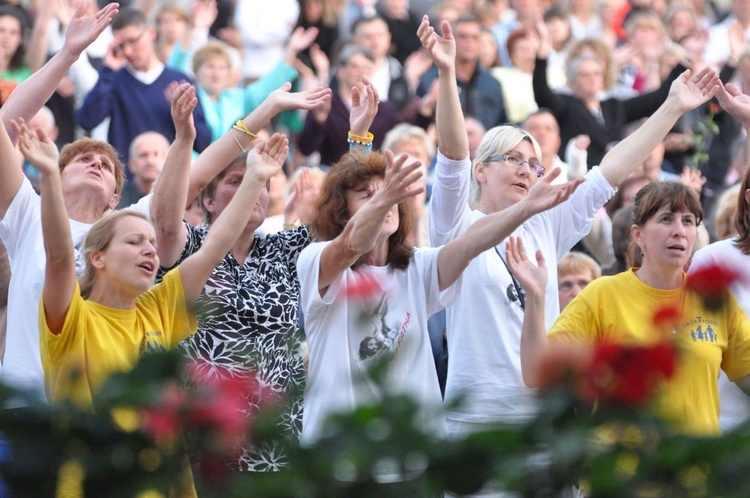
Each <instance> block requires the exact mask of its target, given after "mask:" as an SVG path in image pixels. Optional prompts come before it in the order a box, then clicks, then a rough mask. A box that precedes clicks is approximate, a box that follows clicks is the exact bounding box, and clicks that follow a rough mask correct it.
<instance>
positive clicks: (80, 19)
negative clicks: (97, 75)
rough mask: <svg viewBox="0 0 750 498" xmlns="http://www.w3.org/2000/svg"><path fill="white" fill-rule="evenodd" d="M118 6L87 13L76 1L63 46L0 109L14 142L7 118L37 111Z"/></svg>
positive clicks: (114, 13) (106, 23) (14, 133)
mask: <svg viewBox="0 0 750 498" xmlns="http://www.w3.org/2000/svg"><path fill="white" fill-rule="evenodd" d="M118 7H119V4H117V3H110V4H108V5H107V6H105V7H104V8H103V9H101V10H99V11H98V12H96V13H95V14H92V15H90V16H86V15H85V13H86V2H84V1H81V2H79V3H78V6H77V7H76V10H75V13H74V14H73V17H72V19H71V20H70V22H69V23H68V28H67V30H66V32H65V43H64V44H63V48H62V49H61V50H60V51H59V52H57V53H56V54H55V55H54V56H53V57H52V58H51V59H50V60H49V61H48V62H47V63H46V64H44V65H43V66H42V67H41V68H40V69H39V70H38V71H36V72H34V74H32V75H31V76H29V77H28V78H27V79H26V80H25V81H24V82H23V83H21V84H20V85H19V86H18V88H16V91H14V92H13V93H12V94H11V96H10V97H9V98H8V102H6V103H5V105H4V106H3V108H2V110H0V116H2V119H3V124H4V125H5V128H6V130H8V133H9V135H10V137H11V140H12V141H13V142H16V140H17V138H18V137H17V136H16V132H15V131H14V130H13V129H12V127H11V126H10V120H11V119H18V118H24V119H26V120H30V119H31V118H32V117H34V115H36V113H37V112H39V109H41V108H42V106H43V105H44V103H45V102H47V100H49V98H50V97H51V96H52V94H53V93H55V89H56V88H57V85H59V84H60V81H61V80H62V79H63V77H65V75H66V74H67V72H68V70H69V69H70V67H71V66H72V65H73V63H74V62H75V61H76V60H78V57H80V55H81V53H82V52H83V51H84V50H86V48H87V47H88V46H89V45H90V44H91V43H92V42H93V41H94V40H96V39H97V37H98V36H99V35H100V34H101V33H102V31H104V29H105V28H106V27H107V26H109V23H110V22H111V21H112V18H113V17H114V16H115V15H116V14H117V12H118Z"/></svg>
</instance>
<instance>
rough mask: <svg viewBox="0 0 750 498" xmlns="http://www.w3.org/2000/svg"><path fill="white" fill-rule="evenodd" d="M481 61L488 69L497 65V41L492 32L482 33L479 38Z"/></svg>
mask: <svg viewBox="0 0 750 498" xmlns="http://www.w3.org/2000/svg"><path fill="white" fill-rule="evenodd" d="M479 45H480V47H479V60H480V61H481V62H482V66H484V67H486V68H491V67H494V66H495V65H496V64H497V40H496V39H495V35H493V34H492V32H490V31H482V34H481V35H480V38H479Z"/></svg>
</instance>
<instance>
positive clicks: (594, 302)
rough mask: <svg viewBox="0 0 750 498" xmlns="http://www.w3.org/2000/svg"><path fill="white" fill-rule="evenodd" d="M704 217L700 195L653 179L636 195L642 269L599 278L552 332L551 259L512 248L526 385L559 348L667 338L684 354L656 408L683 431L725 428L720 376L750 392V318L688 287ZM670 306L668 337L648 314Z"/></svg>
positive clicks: (519, 245) (517, 243)
mask: <svg viewBox="0 0 750 498" xmlns="http://www.w3.org/2000/svg"><path fill="white" fill-rule="evenodd" d="M702 218H703V210H702V208H701V205H700V202H699V201H698V197H697V196H696V195H695V193H694V192H693V191H692V190H691V189H690V188H689V187H686V186H684V185H682V184H680V183H677V182H656V183H650V184H649V185H646V186H645V187H644V188H643V189H641V190H640V192H638V195H637V196H636V201H635V219H634V224H633V226H632V229H631V230H632V234H633V240H634V242H635V243H636V244H637V245H638V247H639V248H640V250H641V251H642V252H643V262H642V264H641V266H640V268H631V269H630V270H629V271H627V272H623V273H620V274H619V275H615V276H612V277H603V278H600V279H598V280H595V281H594V282H592V283H591V284H589V285H588V286H586V288H585V289H584V290H583V291H582V292H581V293H580V294H579V295H578V296H577V297H576V298H575V299H574V300H573V301H572V302H571V303H570V304H569V305H568V306H567V307H566V308H565V309H564V310H563V312H562V313H561V314H560V317H559V318H558V319H557V321H556V322H555V323H554V324H553V325H552V328H551V329H550V330H549V333H547V331H546V327H545V324H544V306H545V304H544V301H545V294H546V290H545V287H546V284H547V274H548V271H547V269H546V268H545V258H544V256H543V255H542V253H541V251H537V253H536V263H537V264H534V262H533V261H532V260H531V259H530V258H529V257H528V256H527V254H526V252H525V250H524V247H523V246H524V244H523V241H521V240H520V239H512V240H511V243H510V244H509V245H508V248H507V258H508V264H509V266H510V268H511V269H512V270H513V272H514V273H515V275H516V277H517V278H518V280H519V281H520V282H521V284H522V285H523V286H524V289H526V303H527V309H526V315H525V317H524V322H523V333H522V336H521V368H522V371H523V379H524V382H525V383H526V384H527V385H528V386H530V387H534V386H538V385H539V379H540V376H539V375H540V373H541V372H540V369H539V365H540V362H541V361H543V359H544V358H545V356H546V355H547V354H549V350H550V349H551V348H554V347H555V345H556V344H559V343H561V342H574V341H575V342H583V343H594V342H611V343H617V344H625V345H652V344H656V343H658V342H660V341H663V340H668V341H670V342H671V343H673V344H674V345H675V346H676V347H677V349H678V351H679V353H678V355H679V356H678V360H677V364H676V369H675V373H674V376H673V377H672V378H671V379H669V380H668V381H665V384H664V385H663V386H662V387H661V388H660V389H659V390H658V393H659V394H658V398H657V405H656V406H657V410H658V413H659V414H660V415H661V416H663V417H664V418H665V419H666V420H667V421H669V422H671V423H673V424H674V427H675V429H676V430H677V431H678V432H682V433H687V434H695V435H715V434H718V433H720V432H721V428H720V426H719V390H718V386H717V378H718V376H719V372H720V371H724V372H726V374H727V375H728V377H729V379H731V380H733V381H735V382H736V383H737V384H738V385H739V386H740V387H742V388H743V389H744V390H745V391H746V392H750V322H749V321H748V318H747V315H746V314H745V312H744V311H743V310H742V308H741V307H740V306H739V305H738V304H737V301H736V300H735V299H734V297H731V296H730V297H729V300H728V302H727V303H725V304H724V306H721V307H719V308H718V309H717V308H715V307H712V308H709V307H707V306H706V305H705V304H704V302H703V299H702V298H701V296H699V295H697V294H696V293H695V292H693V291H692V290H691V289H690V288H689V286H688V285H686V282H687V281H688V280H689V277H686V275H685V271H684V268H685V266H686V265H687V264H688V262H689V260H690V255H691V253H692V248H693V244H694V243H695V240H696V237H697V230H696V228H697V226H698V225H699V224H700V222H701V220H702ZM667 306H674V307H676V308H677V310H678V312H679V314H680V317H679V320H676V323H675V324H674V325H673V326H674V328H673V329H672V330H671V333H664V332H662V331H660V330H659V329H658V328H657V327H656V326H655V325H653V322H652V321H651V319H650V317H653V316H654V315H655V313H656V312H657V311H658V310H659V309H661V308H662V307H667Z"/></svg>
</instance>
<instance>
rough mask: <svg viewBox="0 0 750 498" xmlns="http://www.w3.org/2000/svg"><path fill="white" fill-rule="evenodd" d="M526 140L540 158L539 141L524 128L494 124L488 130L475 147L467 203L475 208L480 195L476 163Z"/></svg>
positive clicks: (480, 188) (480, 187) (509, 149)
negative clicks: (475, 153) (469, 195)
mask: <svg viewBox="0 0 750 498" xmlns="http://www.w3.org/2000/svg"><path fill="white" fill-rule="evenodd" d="M524 140H527V141H528V142H529V143H531V146H532V147H534V153H535V154H536V156H537V158H538V159H539V160H540V161H541V160H542V150H541V149H540V148H539V143H537V141H536V139H535V138H534V137H532V136H531V135H530V134H529V133H528V132H527V131H526V130H523V129H521V128H519V127H518V126H515V125H502V126H496V127H494V128H492V129H490V131H488V132H487V133H486V134H485V135H484V138H483V139H482V142H481V143H480V144H479V148H478V149H477V156H476V157H475V158H474V162H473V163H472V168H471V197H470V198H469V204H470V205H471V207H472V208H476V206H477V205H478V204H479V199H481V197H482V185H481V184H480V183H479V181H478V180H477V177H476V174H475V173H474V171H475V170H476V167H477V164H480V163H484V162H486V161H487V159H489V158H490V157H492V156H496V155H498V154H505V153H506V152H509V151H511V150H513V149H514V148H515V147H517V146H518V144H520V143H521V142H522V141H524Z"/></svg>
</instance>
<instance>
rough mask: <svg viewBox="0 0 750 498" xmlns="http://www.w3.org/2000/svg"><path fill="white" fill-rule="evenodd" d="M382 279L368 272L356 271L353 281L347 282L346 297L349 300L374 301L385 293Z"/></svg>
mask: <svg viewBox="0 0 750 498" xmlns="http://www.w3.org/2000/svg"><path fill="white" fill-rule="evenodd" d="M384 290H385V289H384V287H383V283H382V282H381V279H380V277H378V276H377V275H374V274H372V273H369V272H366V271H355V272H354V276H353V278H352V280H351V281H349V282H347V284H346V289H345V295H346V297H347V298H357V297H358V298H362V299H372V298H375V297H376V296H380V295H381V294H383V291H384Z"/></svg>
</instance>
